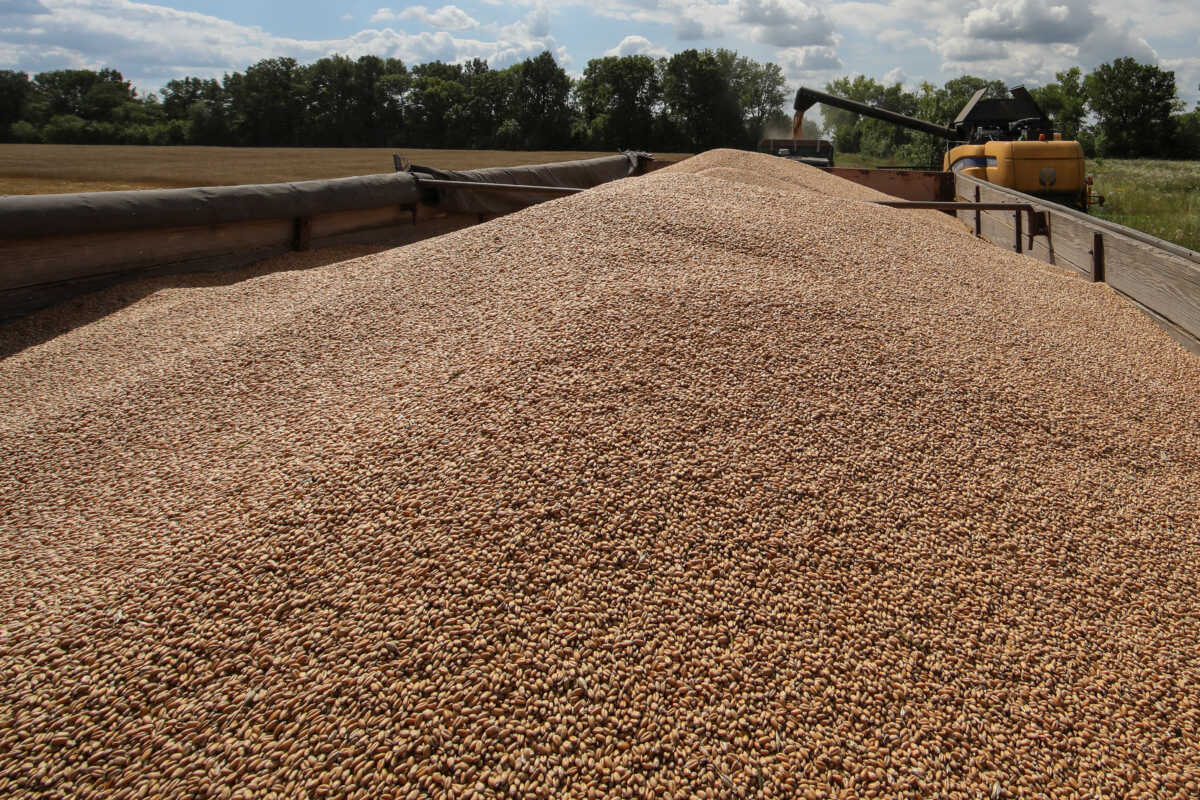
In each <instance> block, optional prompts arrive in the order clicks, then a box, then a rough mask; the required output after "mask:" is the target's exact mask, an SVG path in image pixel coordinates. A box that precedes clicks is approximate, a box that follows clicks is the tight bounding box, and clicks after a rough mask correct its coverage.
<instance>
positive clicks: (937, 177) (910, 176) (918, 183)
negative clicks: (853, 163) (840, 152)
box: [823, 167, 950, 200]
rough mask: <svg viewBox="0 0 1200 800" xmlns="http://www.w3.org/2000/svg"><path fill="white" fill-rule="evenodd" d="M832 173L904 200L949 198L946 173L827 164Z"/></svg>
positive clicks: (826, 168) (829, 171)
mask: <svg viewBox="0 0 1200 800" xmlns="http://www.w3.org/2000/svg"><path fill="white" fill-rule="evenodd" d="M823 169H824V170H825V171H826V172H828V173H829V174H830V175H836V176H837V177H839V178H845V179H846V180H848V181H852V182H853V183H857V184H860V185H862V186H866V187H868V188H871V189H874V190H876V191H879V192H883V193H884V194H890V195H892V196H893V197H897V198H899V199H901V200H947V199H950V198H948V197H946V190H945V189H944V188H943V187H944V186H945V180H946V179H945V173H942V172H920V171H916V170H906V169H857V168H852V167H823Z"/></svg>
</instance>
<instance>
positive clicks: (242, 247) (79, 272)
mask: <svg viewBox="0 0 1200 800" xmlns="http://www.w3.org/2000/svg"><path fill="white" fill-rule="evenodd" d="M293 234H294V223H293V221H292V219H290V218H288V219H277V220H256V221H252V222H238V223H230V224H227V225H216V226H202V227H193V228H159V229H152V230H143V231H119V232H116V233H86V234H79V235H76V236H43V237H38V238H36V239H6V240H2V241H0V290H3V289H16V288H19V287H22V286H35V285H37V284H42V283H56V282H58V281H64V280H72V279H77V278H86V277H88V276H90V275H103V274H106V273H110V272H124V271H128V270H131V269H138V268H144V267H153V266H158V265H161V264H170V263H173V262H176V261H190V260H195V259H199V258H206V257H213V256H218V255H221V254H224V253H238V252H243V251H259V250H273V249H277V250H278V251H279V252H283V251H285V250H288V249H290V248H291V244H292V237H293Z"/></svg>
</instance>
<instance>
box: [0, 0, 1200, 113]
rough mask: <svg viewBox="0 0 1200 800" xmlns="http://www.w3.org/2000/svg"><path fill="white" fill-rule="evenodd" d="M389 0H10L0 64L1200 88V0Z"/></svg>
mask: <svg viewBox="0 0 1200 800" xmlns="http://www.w3.org/2000/svg"><path fill="white" fill-rule="evenodd" d="M380 2H388V0H344V1H343V2H342V3H339V4H331V3H328V2H318V1H317V0H288V2H281V1H280V0H163V2H159V3H144V2H132V0H0V69H20V70H24V71H26V72H29V73H31V74H32V73H36V72H40V71H43V70H51V69H64V68H89V69H98V68H101V67H113V68H115V69H118V70H120V71H121V72H122V73H123V74H124V76H125V77H126V78H128V79H131V80H132V81H133V82H134V84H135V85H136V86H137V87H138V89H139V90H140V91H142V92H151V91H157V90H158V89H159V88H160V87H161V86H162V85H163V84H164V83H166V81H168V80H170V79H172V78H178V77H182V76H184V75H196V76H202V77H210V76H211V77H219V76H220V75H222V74H223V73H225V72H232V71H235V70H244V69H245V68H246V67H247V66H248V65H250V64H252V63H254V62H255V61H258V60H259V59H262V58H269V57H274V56H292V57H293V58H296V59H297V60H299V61H300V62H302V63H308V62H311V61H314V60H316V59H318V58H320V57H321V56H324V55H330V54H333V53H341V54H344V55H349V56H352V57H357V56H360V55H365V54H375V55H380V56H392V57H397V58H401V59H403V60H404V61H405V62H406V63H418V62H424V61H432V60H435V59H440V60H442V61H463V60H468V59H471V58H484V59H487V61H488V62H489V63H490V64H491V65H492V66H493V67H498V68H501V67H506V66H508V65H510V64H513V63H515V62H518V61H521V60H522V59H524V58H527V57H529V56H534V55H537V54H538V53H540V52H542V51H543V50H549V51H550V52H551V53H553V54H554V56H555V58H556V59H557V60H558V62H559V63H560V64H561V65H562V66H563V67H564V68H565V69H567V71H568V72H570V73H571V74H572V75H574V76H578V74H579V73H581V72H582V71H583V69H584V67H585V66H586V65H587V62H588V60H589V59H592V58H598V57H601V56H604V55H629V54H639V53H640V54H647V55H655V56H657V55H670V54H671V53H675V52H679V51H680V50H686V49H688V48H698V49H703V48H716V47H725V48H729V49H733V50H736V51H738V52H739V53H741V54H742V55H746V56H749V57H751V58H754V59H756V60H758V61H774V62H776V63H777V64H779V65H780V66H782V67H783V69H784V72H785V73H786V75H787V77H788V82H789V86H790V88H792V89H794V88H795V87H797V86H800V85H808V86H813V87H821V86H823V85H824V84H825V83H826V82H827V81H829V80H830V79H832V78H836V77H839V76H841V75H857V74H859V73H862V74H866V75H870V76H872V77H875V78H879V79H882V80H886V81H888V82H897V81H898V82H901V83H903V84H905V86H907V87H909V88H912V87H915V86H917V85H919V84H920V82H921V81H926V80H928V81H932V82H933V83H936V84H941V83H943V82H944V81H946V80H948V79H949V78H953V77H956V76H959V75H963V74H972V75H978V76H981V77H985V78H989V79H1001V80H1004V81H1007V82H1008V83H1009V84H1010V85H1015V84H1017V83H1024V84H1025V85H1026V86H1038V85H1042V84H1044V83H1046V82H1048V81H1052V80H1054V74H1055V72H1057V71H1059V70H1062V69H1065V68H1067V67H1070V66H1074V65H1079V66H1082V67H1084V68H1085V70H1088V69H1091V68H1093V67H1095V66H1097V65H1099V64H1102V63H1105V62H1108V61H1112V60H1113V59H1115V58H1119V57H1121V56H1133V57H1134V58H1136V59H1138V60H1139V61H1143V62H1149V63H1155V64H1158V65H1159V66H1160V67H1162V68H1164V69H1171V70H1174V71H1175V76H1176V81H1177V84H1178V87H1179V93H1180V97H1181V98H1182V99H1183V100H1184V101H1185V102H1186V104H1187V108H1188V109H1189V110H1190V109H1191V108H1193V107H1195V106H1196V103H1197V101H1200V0H1139V2H1137V4H1136V7H1134V6H1131V5H1130V2H1129V0H1041V2H1039V1H1038V0H957V1H956V2H951V0H886V2H866V1H865V0H840V1H839V0H715V1H714V0H565V1H557V2H556V1H554V0H518V2H500V0H457V1H456V2H455V3H454V4H446V5H442V4H438V3H437V2H436V1H435V2H431V3H430V4H429V5H392V6H380V5H379V3H380ZM1131 9H1132V10H1134V12H1135V13H1132V14H1131V13H1130V11H1131Z"/></svg>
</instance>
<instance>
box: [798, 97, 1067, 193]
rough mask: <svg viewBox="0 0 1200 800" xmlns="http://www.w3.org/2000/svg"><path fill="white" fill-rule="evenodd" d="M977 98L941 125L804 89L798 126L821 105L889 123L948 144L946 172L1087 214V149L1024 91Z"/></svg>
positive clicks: (943, 167)
mask: <svg viewBox="0 0 1200 800" xmlns="http://www.w3.org/2000/svg"><path fill="white" fill-rule="evenodd" d="M984 92H985V90H984V89H980V90H979V91H977V92H975V94H974V95H973V96H972V97H971V99H970V100H969V101H968V102H967V104H966V105H965V106H963V108H962V110H961V111H959V112H958V116H956V117H955V118H954V121H953V122H951V123H950V124H949V125H939V124H937V123H933V122H927V121H925V120H921V119H915V118H914V117H909V116H905V115H904V114H899V113H896V112H895V111H889V110H887V109H885V108H879V107H877V106H872V105H869V104H867V103H860V102H858V101H855V100H847V99H846V98H844V97H838V96H836V95H832V94H827V93H825V92H819V91H816V90H815V89H806V88H803V87H802V88H801V89H800V90H799V91H798V92H796V103H795V110H796V117H795V118H796V120H800V119H802V118H803V115H804V112H805V111H807V110H808V109H809V108H811V107H812V106H814V105H816V104H817V103H824V104H825V105H827V106H832V107H834V108H840V109H843V110H845V111H851V112H853V113H855V114H861V115H863V116H865V117H872V118H874V119H879V120H883V121H885V122H890V123H892V124H893V125H900V126H902V127H905V128H909V129H911V130H915V131H919V132H921V133H926V134H929V135H931V136H937V137H939V138H941V139H945V140H946V142H947V144H946V152H945V155H944V156H943V159H942V169H943V170H946V171H953V172H962V173H964V174H966V175H970V176H972V177H974V178H979V179H981V180H985V181H989V182H991V183H994V184H997V185H998V186H1007V187H1009V188H1011V189H1016V190H1017V191H1020V192H1025V193H1026V194H1032V195H1036V196H1038V197H1043V198H1046V199H1048V200H1051V201H1053V202H1056V203H1062V204H1064V205H1070V206H1075V207H1076V208H1081V209H1083V210H1085V211H1086V210H1087V208H1088V205H1089V203H1090V202H1091V193H1090V191H1089V190H1090V184H1089V183H1088V182H1087V175H1086V174H1085V168H1084V158H1083V148H1082V147H1081V146H1080V145H1079V142H1074V141H1064V140H1063V138H1062V135H1061V134H1059V133H1057V132H1055V131H1054V126H1053V124H1052V123H1051V121H1050V119H1049V118H1048V117H1047V116H1046V115H1045V113H1044V112H1043V111H1042V109H1041V107H1040V106H1038V104H1037V101H1036V100H1034V99H1033V95H1031V94H1030V93H1029V92H1028V91H1027V90H1026V89H1025V87H1023V86H1016V87H1013V88H1012V89H1010V90H1009V93H1010V94H1011V95H1012V97H984V96H983V95H984Z"/></svg>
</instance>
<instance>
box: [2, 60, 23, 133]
mask: <svg viewBox="0 0 1200 800" xmlns="http://www.w3.org/2000/svg"><path fill="white" fill-rule="evenodd" d="M29 95H30V85H29V75H28V74H26V73H24V72H16V71H14V70H11V69H0V142H3V141H11V137H12V130H11V129H12V126H13V125H15V124H17V123H18V122H20V121H21V120H22V119H23V118H24V115H25V112H26V110H27V109H26V105H27V103H28V101H29Z"/></svg>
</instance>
